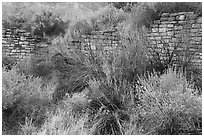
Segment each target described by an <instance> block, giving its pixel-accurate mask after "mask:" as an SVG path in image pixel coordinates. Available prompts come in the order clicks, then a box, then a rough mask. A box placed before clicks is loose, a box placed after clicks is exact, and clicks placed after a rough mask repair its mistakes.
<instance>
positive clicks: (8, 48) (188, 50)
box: [2, 12, 202, 67]
mask: <svg viewBox="0 0 204 137" xmlns="http://www.w3.org/2000/svg"><path fill="white" fill-rule="evenodd" d="M2 36H3V38H2V52H3V53H2V54H3V56H4V55H6V56H10V57H13V58H15V59H16V60H20V59H23V58H25V57H27V56H30V55H31V54H33V53H34V51H35V49H36V47H37V46H36V43H37V42H38V41H39V39H36V38H34V37H32V36H31V34H30V33H27V32H26V31H25V30H18V29H7V30H4V29H3V35H2ZM146 37H147V42H148V48H149V49H150V50H152V49H153V50H155V51H157V52H158V54H159V55H160V56H161V57H163V58H164V60H165V54H166V52H167V51H170V53H171V52H172V51H174V48H175V47H176V50H177V51H178V52H177V53H176V54H174V56H176V57H175V58H176V59H178V57H179V59H183V60H185V59H186V58H184V56H185V57H189V58H190V57H191V55H193V56H192V57H193V58H192V60H193V62H195V64H196V65H198V66H200V67H201V62H202V18H201V17H197V16H196V15H195V14H194V13H193V12H181V13H172V14H170V13H163V14H162V16H161V18H160V20H156V21H154V23H153V25H152V26H151V28H150V30H149V32H148V34H147V35H146ZM71 43H72V44H71V45H69V46H70V48H78V49H81V50H83V51H87V49H88V48H90V49H92V50H93V51H102V52H101V53H102V54H104V55H108V52H111V51H113V50H114V51H115V50H117V51H120V50H122V47H121V38H120V35H119V33H118V32H117V31H116V30H109V31H97V32H95V31H94V32H91V34H89V35H83V36H82V37H81V38H79V39H78V40H75V41H72V42H71ZM164 47H165V48H166V50H164ZM175 61H176V60H175Z"/></svg>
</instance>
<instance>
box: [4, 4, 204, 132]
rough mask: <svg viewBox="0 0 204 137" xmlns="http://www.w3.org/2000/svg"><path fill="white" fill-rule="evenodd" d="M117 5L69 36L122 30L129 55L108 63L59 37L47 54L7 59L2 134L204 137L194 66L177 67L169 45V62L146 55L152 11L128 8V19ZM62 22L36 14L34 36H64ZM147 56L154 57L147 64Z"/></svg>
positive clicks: (124, 52)
mask: <svg viewBox="0 0 204 137" xmlns="http://www.w3.org/2000/svg"><path fill="white" fill-rule="evenodd" d="M120 4H121V3H119V5H115V7H116V8H115V7H114V4H113V5H112V6H108V7H106V8H104V9H102V10H101V11H99V12H98V14H96V15H95V16H94V17H92V18H91V20H81V21H78V22H77V23H76V24H74V25H73V26H72V29H71V30H72V31H71V36H72V37H73V38H75V37H76V38H77V37H80V36H81V35H83V34H89V32H90V31H92V30H104V29H113V28H114V27H117V28H118V31H119V33H120V35H121V42H122V46H123V48H124V50H122V51H121V52H117V51H113V52H112V53H110V56H109V58H105V57H104V56H103V55H102V54H99V53H100V51H97V52H95V51H93V50H92V49H91V48H89V50H88V51H87V52H86V53H84V52H82V51H80V50H78V49H72V50H71V49H70V47H69V46H71V45H70V41H69V39H68V38H67V37H69V36H67V37H62V36H59V37H57V39H54V40H52V43H51V45H50V46H49V47H48V49H47V50H46V51H43V50H39V51H38V52H39V53H40V54H33V55H32V56H31V57H29V58H26V59H24V60H22V61H21V62H18V63H16V62H15V61H13V60H12V59H10V58H7V57H4V58H3V62H2V64H3V66H2V69H3V72H2V76H3V77H2V132H3V134H20V135H149V134H150V135H189V134H190V135H197V134H198V135H201V134H202V76H201V75H202V72H201V70H200V69H198V68H196V67H195V66H194V65H193V64H191V59H189V60H187V61H186V62H182V60H181V61H180V62H179V63H180V64H179V67H177V68H176V67H173V66H172V60H173V56H171V54H170V53H169V51H168V50H167V46H168V43H163V44H164V45H165V46H164V47H163V49H161V50H162V52H163V53H165V54H166V60H162V58H161V56H160V54H159V53H158V52H157V51H155V50H148V49H147V45H148V44H149V43H147V41H146V38H145V37H144V33H145V32H146V28H145V27H141V26H143V25H144V22H145V21H144V17H145V18H148V17H150V16H151V15H152V13H149V12H151V11H152V9H151V8H148V7H146V8H144V6H141V5H140V6H139V4H138V3H136V4H135V5H134V6H133V5H132V7H131V4H129V6H130V7H131V11H128V13H126V11H124V10H123V5H122V6H121V5H120ZM125 6H127V5H126V3H125ZM117 8H119V9H117ZM120 8H122V9H120ZM136 13H137V14H136ZM57 18H58V16H55V15H53V14H52V13H51V12H44V13H43V14H41V15H37V16H36V20H35V21H36V22H35V23H36V24H37V26H38V27H37V28H39V30H38V31H37V30H36V32H38V33H39V35H42V34H43V33H44V34H45V35H47V36H51V35H52V33H54V34H56V35H59V34H60V33H65V30H64V27H65V26H64V22H62V20H61V19H57ZM20 20H21V18H20ZM19 22H21V21H19ZM19 22H16V23H17V24H21V23H23V25H22V24H21V25H20V26H19V27H22V26H25V25H24V23H28V22H26V21H22V22H21V23H19ZM13 23H14V21H13ZM54 24H55V25H56V26H55V25H54ZM50 30H52V32H50ZM66 33H67V32H66ZM66 35H68V34H66ZM179 44H183V43H182V41H180V43H179ZM176 50H177V49H176V48H175V52H176ZM150 52H151V54H152V55H153V58H150V57H148V54H149V53H150ZM185 52H186V53H188V52H189V51H188V49H186V51H185ZM172 54H173V53H172ZM186 55H187V56H189V54H186ZM187 56H185V57H186V58H187ZM192 56H193V55H192ZM177 58H179V56H177Z"/></svg>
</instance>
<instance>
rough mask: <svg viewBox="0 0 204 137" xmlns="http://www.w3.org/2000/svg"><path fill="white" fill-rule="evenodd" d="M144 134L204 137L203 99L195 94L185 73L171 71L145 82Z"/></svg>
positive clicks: (143, 105)
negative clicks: (203, 121)
mask: <svg viewBox="0 0 204 137" xmlns="http://www.w3.org/2000/svg"><path fill="white" fill-rule="evenodd" d="M142 85H143V86H144V87H145V88H146V90H145V91H144V93H143V96H142V109H141V111H140V113H141V116H142V118H143V120H144V121H143V122H142V123H143V124H144V126H143V133H145V134H165V135H166V134H171V135H172V134H174V135H175V134H177V135H178V134H201V133H202V127H201V126H202V100H201V96H197V95H194V94H193V89H192V85H190V84H189V83H188V82H187V80H186V78H185V77H184V76H183V74H182V73H181V72H180V73H177V72H176V71H172V70H168V71H167V72H166V73H165V74H163V75H161V76H160V77H158V76H157V75H155V76H154V75H152V76H150V77H149V79H148V80H142Z"/></svg>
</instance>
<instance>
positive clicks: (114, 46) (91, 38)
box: [71, 30, 122, 57]
mask: <svg viewBox="0 0 204 137" xmlns="http://www.w3.org/2000/svg"><path fill="white" fill-rule="evenodd" d="M120 43H121V40H120V35H119V33H118V32H117V31H116V30H107V31H92V32H91V34H89V35H82V36H81V38H79V39H78V40H77V41H72V44H71V45H72V46H73V47H75V48H78V49H80V50H82V51H84V52H86V51H87V50H89V49H91V50H92V51H99V52H100V54H102V55H104V56H105V57H107V56H108V55H109V53H110V52H112V51H116V52H119V50H122V47H121V44H120Z"/></svg>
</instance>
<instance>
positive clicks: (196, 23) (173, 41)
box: [147, 12, 202, 67]
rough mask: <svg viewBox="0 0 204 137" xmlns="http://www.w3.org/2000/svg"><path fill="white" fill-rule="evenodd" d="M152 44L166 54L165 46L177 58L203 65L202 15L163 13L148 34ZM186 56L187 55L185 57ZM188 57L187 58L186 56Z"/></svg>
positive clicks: (159, 52) (161, 54)
mask: <svg viewBox="0 0 204 137" xmlns="http://www.w3.org/2000/svg"><path fill="white" fill-rule="evenodd" d="M147 37H148V39H149V43H150V46H151V47H152V48H153V49H156V50H157V51H158V54H160V56H165V54H166V52H165V51H164V46H166V49H169V51H170V52H173V50H174V48H176V50H174V51H178V53H175V54H174V56H176V57H175V58H176V59H178V58H179V59H180V60H183V61H184V60H185V59H186V61H187V60H188V59H190V58H191V57H193V58H191V60H192V61H193V62H194V63H195V65H198V66H199V67H201V63H202V17H197V16H196V15H195V14H194V13H193V12H180V13H171V14H170V13H163V14H162V16H161V18H160V20H156V21H154V23H153V25H152V28H151V30H150V33H149V34H148V35H147ZM184 56H185V57H184ZM186 57H187V58H186Z"/></svg>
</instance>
